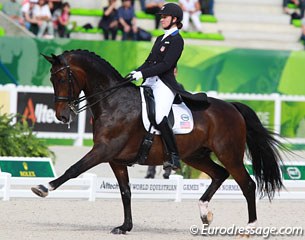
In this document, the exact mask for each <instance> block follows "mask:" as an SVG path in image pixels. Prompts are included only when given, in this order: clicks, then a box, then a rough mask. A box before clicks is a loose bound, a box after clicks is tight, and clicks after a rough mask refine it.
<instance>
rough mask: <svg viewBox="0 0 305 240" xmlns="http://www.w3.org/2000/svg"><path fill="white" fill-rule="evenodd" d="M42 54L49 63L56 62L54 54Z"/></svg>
mask: <svg viewBox="0 0 305 240" xmlns="http://www.w3.org/2000/svg"><path fill="white" fill-rule="evenodd" d="M41 55H42V56H43V57H44V58H45V59H46V60H47V61H48V62H49V63H51V64H53V63H54V62H55V60H54V58H53V55H52V57H50V56H47V55H44V54H42V53H41Z"/></svg>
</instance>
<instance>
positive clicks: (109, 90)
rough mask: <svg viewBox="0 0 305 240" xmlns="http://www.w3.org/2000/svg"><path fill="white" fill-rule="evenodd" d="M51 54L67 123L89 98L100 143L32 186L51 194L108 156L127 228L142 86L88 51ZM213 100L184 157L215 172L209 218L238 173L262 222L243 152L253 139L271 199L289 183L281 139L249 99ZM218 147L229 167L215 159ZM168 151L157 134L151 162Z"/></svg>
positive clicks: (262, 186) (258, 171) (198, 116)
mask: <svg viewBox="0 0 305 240" xmlns="http://www.w3.org/2000/svg"><path fill="white" fill-rule="evenodd" d="M44 57H45V58H46V59H47V60H48V61H49V62H50V63H51V64H52V68H51V82H52V84H53V87H54V94H55V110H56V117H57V118H58V120H60V121H62V122H64V123H68V122H70V121H71V116H72V115H73V114H72V113H73V111H76V110H75V104H76V103H78V102H79V101H81V100H83V99H86V100H87V102H88V107H89V106H90V108H91V111H92V114H93V116H94V123H93V140H94V146H93V148H92V149H91V151H90V152H88V153H87V154H86V155H85V156H84V157H83V158H82V159H81V160H79V161H78V162H77V163H75V164H74V165H73V166H71V167H70V168H69V169H68V170H67V171H66V172H65V173H64V174H63V175H62V176H60V177H59V178H57V179H55V180H53V181H51V182H50V183H49V185H48V186H43V185H39V186H36V187H33V188H32V191H33V192H34V193H36V194H37V195H39V196H41V197H45V196H47V195H48V191H53V190H55V189H57V188H58V187H59V186H61V185H62V184H63V183H65V182H66V181H68V180H69V179H71V178H76V177H77V176H79V175H80V174H81V173H83V172H85V171H87V170H88V169H90V168H92V167H94V166H96V165H98V164H100V163H109V164H110V166H111V168H112V170H113V172H114V174H115V176H116V178H117V181H118V184H119V186H120V191H121V197H122V202H123V207H124V222H123V224H122V225H121V226H118V227H115V228H114V229H113V230H112V233H116V234H121V233H126V231H130V230H131V229H132V226H133V223H132V216H131V192H130V187H129V177H128V171H127V165H128V164H130V163H133V162H134V159H135V157H136V155H137V153H138V150H139V148H140V144H141V142H142V139H143V137H144V136H145V134H146V131H145V129H144V126H143V123H142V120H141V111H142V110H141V99H140V91H139V88H138V87H136V86H134V85H133V84H132V83H130V82H128V83H127V82H126V80H124V78H123V77H122V76H121V75H120V74H119V73H118V72H117V71H116V70H115V69H114V68H113V67H112V66H111V65H110V64H109V63H108V62H106V61H105V60H104V59H102V58H100V57H99V56H97V55H95V54H94V53H91V52H88V51H86V50H73V51H66V52H64V53H63V54H61V55H59V56H55V55H52V56H44ZM81 91H84V93H85V98H83V99H80V98H78V96H79V94H80V92H81ZM209 101H210V106H209V108H208V109H206V110H204V111H192V112H193V117H194V123H195V124H194V129H193V131H192V132H191V133H189V134H186V135H177V136H176V138H177V145H178V149H179V153H180V156H181V159H183V161H184V162H185V163H186V164H188V165H190V166H192V167H194V168H196V169H198V170H200V171H202V172H205V173H206V174H208V175H209V176H210V177H211V179H212V182H211V184H210V186H209V187H208V189H207V190H206V192H205V193H203V195H202V197H201V198H200V200H199V206H200V216H201V219H202V221H203V223H209V222H210V221H211V218H210V216H211V212H210V211H209V210H208V203H209V202H210V200H211V198H212V197H213V195H214V193H215V192H216V190H217V189H218V188H219V187H220V185H221V184H222V183H223V182H224V181H225V180H226V179H227V178H228V177H229V175H231V176H232V177H233V178H234V179H235V180H236V182H237V183H238V185H239V186H240V188H241V190H242V192H243V195H244V196H245V198H246V200H247V205H248V217H249V221H248V224H255V222H256V219H257V216H256V203H255V194H256V184H255V182H254V181H253V180H252V179H251V177H250V176H249V174H248V172H247V171H246V169H245V167H244V164H243V156H244V152H245V149H246V146H247V149H248V153H249V156H250V158H251V159H252V164H253V170H254V175H255V178H256V182H257V187H258V189H257V190H258V193H259V194H260V195H261V196H264V195H267V196H268V197H269V199H272V197H273V196H274V193H275V192H276V191H278V190H280V189H281V188H282V187H283V184H282V180H281V173H280V168H279V152H278V147H279V142H278V141H277V140H276V139H275V138H274V136H273V134H272V133H271V132H270V131H269V130H267V129H266V128H264V127H263V125H262V124H261V122H260V120H259V119H258V117H257V115H256V114H255V112H254V111H253V110H252V109H251V108H249V107H248V106H246V105H244V104H241V103H237V102H236V103H228V102H225V101H222V100H219V99H215V98H209ZM212 152H213V153H214V154H215V155H216V156H217V158H218V160H219V161H220V162H221V163H222V165H223V166H220V165H219V164H217V163H215V162H214V161H213V160H212V159H211V157H210V156H211V153H212ZM165 157H166V154H165V152H164V150H163V144H162V141H161V138H160V137H159V136H156V137H155V138H154V143H153V145H152V148H151V150H150V153H149V156H148V159H147V162H146V164H147V165H162V164H163V161H164V158H165ZM228 204H229V203H228Z"/></svg>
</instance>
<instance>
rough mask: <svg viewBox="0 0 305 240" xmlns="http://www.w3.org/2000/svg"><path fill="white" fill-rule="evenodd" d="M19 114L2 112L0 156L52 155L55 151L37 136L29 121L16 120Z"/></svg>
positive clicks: (0, 119) (0, 115) (0, 117)
mask: <svg viewBox="0 0 305 240" xmlns="http://www.w3.org/2000/svg"><path fill="white" fill-rule="evenodd" d="M16 118H17V115H8V114H0V156H12V157H51V158H53V159H54V153H53V152H52V151H50V150H49V149H48V147H47V146H46V144H45V143H44V142H43V141H42V140H40V139H39V138H37V137H36V135H35V134H34V133H33V131H32V129H31V128H30V127H29V126H28V125H27V122H26V121H24V122H22V121H17V122H15V123H14V120H15V119H16Z"/></svg>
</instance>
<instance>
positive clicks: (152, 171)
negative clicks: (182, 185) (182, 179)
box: [145, 166, 172, 179]
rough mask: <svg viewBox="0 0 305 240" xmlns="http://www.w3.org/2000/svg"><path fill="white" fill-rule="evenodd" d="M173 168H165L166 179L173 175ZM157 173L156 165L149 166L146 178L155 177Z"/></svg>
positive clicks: (164, 176) (164, 175)
mask: <svg viewBox="0 0 305 240" xmlns="http://www.w3.org/2000/svg"><path fill="white" fill-rule="evenodd" d="M171 171H172V170H171V169H165V170H164V173H163V178H164V179H169V176H170V175H171ZM155 175H156V166H148V168H147V172H146V176H145V178H155Z"/></svg>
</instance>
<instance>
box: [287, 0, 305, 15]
mask: <svg viewBox="0 0 305 240" xmlns="http://www.w3.org/2000/svg"><path fill="white" fill-rule="evenodd" d="M288 4H294V5H295V6H296V7H297V8H298V12H296V11H295V9H289V8H288ZM283 11H284V13H286V14H289V15H291V17H292V18H293V19H301V18H303V17H304V11H305V0H283Z"/></svg>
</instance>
